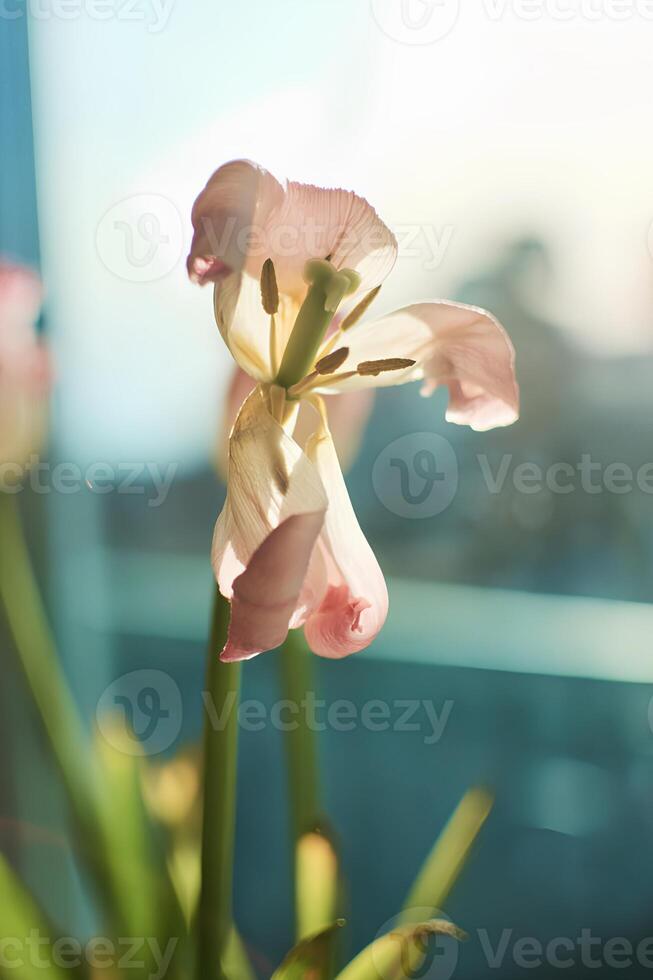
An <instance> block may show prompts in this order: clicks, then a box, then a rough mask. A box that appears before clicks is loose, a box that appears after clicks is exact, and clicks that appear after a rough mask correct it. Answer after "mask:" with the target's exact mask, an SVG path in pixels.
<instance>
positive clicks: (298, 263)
mask: <svg viewBox="0 0 653 980" xmlns="http://www.w3.org/2000/svg"><path fill="white" fill-rule="evenodd" d="M192 221H193V228H194V232H195V233H194V236H193V242H192V245H191V250H190V255H189V257H188V263H187V265H188V272H189V275H190V277H191V279H193V280H194V281H195V282H199V283H200V284H203V283H206V282H217V283H220V282H221V281H222V280H223V279H225V278H226V276H228V275H229V274H231V273H233V272H241V271H245V272H247V273H249V275H251V276H252V277H253V278H254V279H257V280H258V278H259V277H260V274H261V269H262V266H263V263H264V262H265V260H266V259H267V258H270V259H272V260H273V262H274V266H275V270H276V274H277V281H278V284H279V289H280V291H281V292H282V293H286V294H287V295H290V296H292V297H293V298H294V299H295V300H297V301H299V302H301V299H302V298H303V296H304V295H305V292H306V284H305V282H304V280H303V271H304V266H305V264H306V262H307V261H308V260H309V259H323V258H326V257H327V256H330V257H331V261H332V262H333V263H334V265H335V266H336V267H337V268H349V269H356V270H357V271H358V272H359V273H360V275H361V277H362V282H361V286H360V289H361V290H362V291H368V290H370V289H373V288H374V287H375V286H377V285H378V284H379V283H380V282H382V281H383V280H384V279H385V277H386V276H387V275H388V273H389V272H390V270H391V269H392V267H393V265H394V263H395V260H396V257H397V242H396V239H395V237H394V235H393V234H392V232H391V231H390V230H389V228H387V227H386V225H385V224H384V223H383V222H382V221H381V219H380V218H379V217H378V215H377V214H376V212H375V210H374V208H372V207H371V205H370V204H368V203H367V201H366V200H364V198H362V197H359V196H358V195H357V194H354V193H353V192H352V191H344V190H339V189H330V188H323V187H316V186H314V185H312V184H300V183H297V182H289V183H284V182H281V181H279V180H277V179H276V178H275V177H273V176H272V174H270V173H269V172H268V171H267V170H264V169H263V168H262V167H259V166H258V165H257V164H255V163H252V162H251V161H248V160H235V161H233V162H231V163H228V164H225V165H224V166H222V167H220V168H219V169H218V170H216V172H215V173H214V174H213V176H212V177H211V178H210V180H209V181H208V183H207V185H206V187H205V188H204V190H203V191H202V192H201V194H200V195H199V197H198V198H197V200H196V202H195V205H194V207H193V213H192Z"/></svg>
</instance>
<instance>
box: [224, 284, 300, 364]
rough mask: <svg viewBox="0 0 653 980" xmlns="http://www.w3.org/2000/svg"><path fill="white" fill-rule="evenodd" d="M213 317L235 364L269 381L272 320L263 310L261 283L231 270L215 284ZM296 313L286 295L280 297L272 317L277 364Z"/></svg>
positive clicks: (292, 301)
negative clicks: (273, 320)
mask: <svg viewBox="0 0 653 980" xmlns="http://www.w3.org/2000/svg"><path fill="white" fill-rule="evenodd" d="M214 310H215V319H216V323H217V324H218V328H219V330H220V333H221V334H222V337H223V339H224V342H225V343H226V345H227V347H228V348H229V350H230V351H231V354H232V356H233V358H234V360H235V361H236V363H237V364H239V365H240V367H241V368H242V369H243V371H245V372H246V374H248V375H249V376H250V377H251V378H254V379H255V380H256V381H272V379H273V377H274V376H275V374H276V370H274V369H273V365H272V360H271V356H272V355H271V342H270V334H271V329H272V325H271V319H270V316H269V314H267V313H266V312H265V310H264V309H263V304H262V301H261V285H260V281H259V280H258V279H254V278H252V276H249V275H247V273H233V274H232V275H230V276H228V277H227V278H226V279H224V280H223V281H222V282H219V283H216V284H215V291H214ZM296 316H297V306H296V304H295V302H294V300H292V299H291V298H290V297H289V296H285V295H281V296H280V297H279V312H278V313H277V315H276V316H275V333H276V350H277V364H276V368H277V369H278V362H279V361H280V358H281V354H282V352H283V349H284V347H285V345H286V342H287V340H288V337H289V336H290V332H291V330H292V327H293V324H294V322H295V318H296Z"/></svg>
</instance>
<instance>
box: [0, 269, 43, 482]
mask: <svg viewBox="0 0 653 980" xmlns="http://www.w3.org/2000/svg"><path fill="white" fill-rule="evenodd" d="M41 301H42V289H41V283H40V280H39V278H38V276H37V275H36V273H35V272H32V271H31V270H30V269H26V268H24V267H23V266H19V265H12V264H9V263H6V262H1V261H0V466H1V468H2V472H1V473H0V484H1V483H3V482H9V483H11V482H12V481H15V480H16V479H20V476H21V474H22V472H23V470H24V469H25V467H26V466H27V465H28V463H29V460H30V458H31V457H32V456H33V455H34V454H36V453H38V452H39V450H40V449H41V447H42V445H43V441H44V439H45V434H46V429H47V417H48V416H47V405H48V393H49V387H50V366H49V358H48V355H47V352H46V351H45V349H44V347H43V346H42V345H41V344H40V343H39V341H38V339H37V336H36V333H35V330H34V324H35V321H36V319H37V317H38V313H39V309H40V306H41Z"/></svg>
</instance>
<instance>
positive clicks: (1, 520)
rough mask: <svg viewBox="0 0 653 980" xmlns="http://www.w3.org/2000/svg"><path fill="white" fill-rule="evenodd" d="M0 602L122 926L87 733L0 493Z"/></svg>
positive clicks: (79, 845) (81, 852) (103, 888)
mask: <svg viewBox="0 0 653 980" xmlns="http://www.w3.org/2000/svg"><path fill="white" fill-rule="evenodd" d="M0 540H1V541H2V548H0V599H1V600H2V603H3V605H4V608H5V611H6V614H7V620H8V623H9V627H10V630H11V633H12V636H13V639H14V643H15V648H16V653H17V655H18V660H19V663H20V665H21V668H22V670H23V673H24V675H25V680H26V681H27V686H28V689H29V691H30V694H31V696H32V698H33V700H34V703H35V705H36V708H37V710H38V713H39V715H40V717H41V721H42V723H43V726H44V728H45V732H46V734H47V737H48V744H49V747H50V749H51V751H52V755H53V758H54V760H55V762H56V764H57V766H58V768H59V773H60V776H61V779H62V783H63V786H64V789H65V791H66V793H67V796H68V801H69V804H70V809H71V813H72V816H73V819H74V821H75V823H76V835H75V839H74V841H73V843H74V845H75V847H76V850H77V853H78V856H79V857H80V858H81V860H82V861H83V862H84V864H85V866H86V868H87V870H88V871H89V873H90V874H91V876H92V877H93V879H94V883H95V885H96V887H97V890H98V894H99V895H100V896H101V897H102V899H103V900H104V904H105V909H106V911H107V912H108V913H109V915H110V916H111V917H112V918H114V919H116V920H117V921H116V923H115V924H116V928H117V929H120V927H121V917H120V911H119V908H118V906H117V903H116V901H115V898H116V896H115V894H114V892H113V883H112V881H111V875H110V873H109V869H108V868H107V865H106V860H105V858H106V850H105V847H104V840H103V836H102V830H101V827H100V820H99V792H100V783H99V779H98V774H97V770H96V768H95V767H94V765H93V760H92V756H91V753H90V751H89V746H88V738H87V734H86V730H85V728H84V726H83V724H82V722H81V719H80V717H79V714H78V712H77V708H76V705H75V702H74V700H73V698H72V695H71V693H70V690H69V688H68V685H67V683H66V679H65V677H64V675H63V672H62V670H61V667H60V664H59V660H58V657H57V653H56V649H55V643H54V639H53V637H52V633H51V630H50V625H49V623H48V619H47V615H46V612H45V609H44V607H43V602H42V600H41V595H40V592H39V588H38V584H37V582H36V578H35V576H34V572H33V569H32V564H31V561H30V557H29V553H28V549H27V543H26V541H25V537H24V535H23V530H22V526H21V522H20V515H19V512H18V508H17V505H16V502H15V500H14V499H13V498H12V497H10V496H9V495H8V494H2V493H0Z"/></svg>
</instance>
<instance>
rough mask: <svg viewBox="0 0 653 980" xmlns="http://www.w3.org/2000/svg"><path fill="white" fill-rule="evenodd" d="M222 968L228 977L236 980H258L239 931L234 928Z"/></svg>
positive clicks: (223, 958)
mask: <svg viewBox="0 0 653 980" xmlns="http://www.w3.org/2000/svg"><path fill="white" fill-rule="evenodd" d="M222 968H223V971H224V975H225V976H226V977H233V978H234V980H256V974H255V973H254V970H253V969H252V965H251V963H250V962H249V958H248V956H247V951H246V949H245V946H244V945H243V941H242V939H241V938H240V935H239V933H238V931H237V929H236V928H235V927H234V928H232V930H231V932H230V934H229V938H228V940H227V945H226V948H225V951H224V955H223V957H222Z"/></svg>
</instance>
